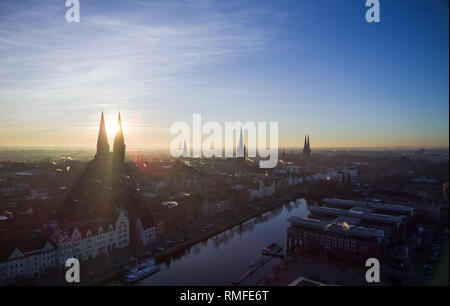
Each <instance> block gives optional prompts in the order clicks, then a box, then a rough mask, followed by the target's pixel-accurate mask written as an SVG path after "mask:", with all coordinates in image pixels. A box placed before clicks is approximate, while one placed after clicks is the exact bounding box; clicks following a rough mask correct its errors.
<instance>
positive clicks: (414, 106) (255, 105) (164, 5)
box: [0, 0, 449, 147]
mask: <svg viewBox="0 0 450 306" xmlns="http://www.w3.org/2000/svg"><path fill="white" fill-rule="evenodd" d="M64 2H65V1H63V0H48V1H41V0H39V1H38V0H33V1H1V2H0V103H1V112H0V146H2V145H3V146H5V145H6V146H18V145H25V146H41V145H50V146H69V145H70V146H88V147H89V146H92V147H94V146H95V143H96V136H97V132H98V124H99V118H100V111H101V109H102V108H103V109H104V111H105V116H106V119H107V125H108V124H111V122H114V121H115V118H116V116H117V112H118V110H119V109H120V110H121V112H122V116H123V120H124V122H125V127H126V131H125V138H126V142H127V145H128V146H129V147H161V146H167V145H168V144H169V143H170V140H171V139H172V137H173V136H171V135H169V132H168V128H169V127H170V125H171V124H172V123H173V122H175V121H177V120H184V121H187V122H188V123H191V122H192V114H193V113H194V112H196V113H201V114H202V116H203V119H204V121H210V120H213V121H219V122H221V123H222V122H224V121H240V120H243V121H247V120H253V121H278V122H279V133H280V142H281V144H282V145H285V146H301V145H302V144H303V135H304V134H305V133H310V135H311V145H312V146H313V147H314V146H321V147H337V146H339V147H349V146H435V145H439V146H448V138H449V133H448V128H449V117H448V116H449V115H448V111H449V104H448V97H449V88H448V82H449V79H448V78H449V77H448V76H449V62H448V58H449V49H448V48H449V47H448V45H449V40H448V37H449V35H448V28H449V25H448V1H446V0H445V1H438V0H417V1H412V0H396V1H394V0H390V1H386V0H384V1H383V0H381V1H380V3H381V22H380V23H370V24H369V23H367V22H366V21H365V18H364V15H365V11H366V9H367V8H366V7H365V5H364V4H365V1H364V0H346V1H339V0H304V1H264V0H261V1H256V0H252V1H250V0H239V1H238V0H235V1H209V0H185V1H173V0H164V1H161V0H158V1H143V0H131V1H123V0H108V1H94V0H80V6H81V10H80V15H81V22H80V23H68V22H66V20H65V12H66V10H67V8H66V7H65V5H64ZM112 136H113V135H110V137H111V138H112Z"/></svg>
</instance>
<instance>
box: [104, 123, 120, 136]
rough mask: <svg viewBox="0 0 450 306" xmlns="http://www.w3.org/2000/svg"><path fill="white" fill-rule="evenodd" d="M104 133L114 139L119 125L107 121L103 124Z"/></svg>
mask: <svg viewBox="0 0 450 306" xmlns="http://www.w3.org/2000/svg"><path fill="white" fill-rule="evenodd" d="M105 127H106V133H107V134H108V136H109V137H114V136H115V135H116V132H117V131H118V130H119V125H118V124H117V121H116V120H107V121H106V122H105Z"/></svg>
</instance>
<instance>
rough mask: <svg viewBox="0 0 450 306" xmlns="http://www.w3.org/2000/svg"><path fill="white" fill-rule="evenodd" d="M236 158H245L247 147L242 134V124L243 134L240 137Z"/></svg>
mask: <svg viewBox="0 0 450 306" xmlns="http://www.w3.org/2000/svg"><path fill="white" fill-rule="evenodd" d="M236 157H245V146H244V136H243V133H242V124H241V133H240V135H239V146H238V148H237V152H236Z"/></svg>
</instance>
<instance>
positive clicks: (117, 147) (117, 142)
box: [113, 112, 125, 165]
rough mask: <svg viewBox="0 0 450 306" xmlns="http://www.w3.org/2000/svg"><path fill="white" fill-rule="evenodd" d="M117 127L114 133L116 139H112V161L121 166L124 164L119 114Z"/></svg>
mask: <svg viewBox="0 0 450 306" xmlns="http://www.w3.org/2000/svg"><path fill="white" fill-rule="evenodd" d="M117 125H118V127H119V129H118V131H117V132H116V137H115V138H114V145H113V160H114V162H115V163H117V164H119V165H123V164H124V163H125V141H124V139H123V131H122V121H121V119H120V112H119V118H118V119H117Z"/></svg>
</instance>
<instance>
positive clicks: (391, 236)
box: [308, 206, 406, 244]
mask: <svg viewBox="0 0 450 306" xmlns="http://www.w3.org/2000/svg"><path fill="white" fill-rule="evenodd" d="M308 209H309V211H310V212H311V214H312V215H314V216H319V217H324V216H325V217H328V218H329V219H330V218H331V219H333V218H339V217H345V216H347V217H351V218H355V219H359V222H358V224H357V225H359V226H363V227H367V228H374V229H380V230H383V231H384V234H385V240H386V243H387V244H389V243H400V242H403V240H404V239H405V235H406V217H405V216H391V215H385V214H377V213H374V212H373V211H372V210H371V209H368V208H366V207H359V206H356V207H353V208H351V209H349V210H345V209H339V208H332V207H320V206H309V207H308ZM334 220H336V219H334Z"/></svg>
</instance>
